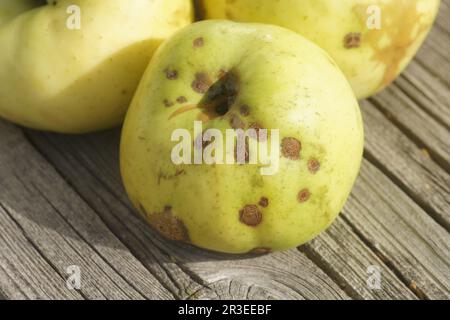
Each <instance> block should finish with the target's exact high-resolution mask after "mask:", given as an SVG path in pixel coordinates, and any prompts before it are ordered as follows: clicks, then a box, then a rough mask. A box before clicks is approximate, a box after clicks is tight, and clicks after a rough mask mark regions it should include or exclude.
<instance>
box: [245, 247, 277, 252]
mask: <svg viewBox="0 0 450 320" xmlns="http://www.w3.org/2000/svg"><path fill="white" fill-rule="evenodd" d="M271 252H272V249H270V248H265V247H260V248H254V249H252V250H250V252H249V253H250V254H268V253H271Z"/></svg>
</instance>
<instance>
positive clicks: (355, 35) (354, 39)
mask: <svg viewBox="0 0 450 320" xmlns="http://www.w3.org/2000/svg"><path fill="white" fill-rule="evenodd" d="M360 45H361V33H359V32H352V33H349V34H347V35H346V36H345V38H344V47H345V48H347V49H352V48H359V47H360Z"/></svg>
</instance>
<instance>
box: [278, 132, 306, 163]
mask: <svg viewBox="0 0 450 320" xmlns="http://www.w3.org/2000/svg"><path fill="white" fill-rule="evenodd" d="M301 148H302V144H301V143H300V141H298V140H297V139H295V138H292V137H289V138H284V139H283V141H282V142H281V153H282V155H283V157H285V158H288V159H291V160H298V159H300V150H301Z"/></svg>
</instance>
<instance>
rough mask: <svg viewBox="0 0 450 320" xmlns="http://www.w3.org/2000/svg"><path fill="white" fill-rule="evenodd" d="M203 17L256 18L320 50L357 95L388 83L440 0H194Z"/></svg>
mask: <svg viewBox="0 0 450 320" xmlns="http://www.w3.org/2000/svg"><path fill="white" fill-rule="evenodd" d="M197 2H198V6H199V7H200V9H201V11H202V13H203V16H204V18H206V19H231V20H234V21H240V22H261V23H270V24H275V25H279V26H282V27H285V28H288V29H291V30H293V31H296V32H298V33H300V34H301V35H303V36H304V37H306V38H308V39H309V40H311V41H313V42H315V43H316V44H318V45H319V46H321V47H322V48H323V49H325V50H326V51H327V52H328V53H329V54H330V55H331V56H332V57H333V58H334V60H335V61H336V62H337V64H338V65H339V67H340V68H341V69H342V71H343V72H344V74H345V75H346V76H347V78H348V80H349V82H350V84H351V85H352V87H353V90H354V92H355V94H356V96H357V97H358V98H365V97H368V96H371V95H373V94H375V93H377V92H379V91H380V90H382V89H383V88H384V87H386V86H387V85H388V84H390V83H391V82H392V81H393V80H394V79H395V78H396V77H397V76H398V75H399V74H400V73H401V72H402V71H403V69H404V68H405V67H406V65H407V64H408V63H409V62H410V61H411V59H412V58H413V57H414V55H415V54H416V52H417V51H418V49H419V47H420V45H421V44H422V42H423V41H424V39H425V37H426V35H427V33H428V31H429V30H430V28H431V26H432V24H433V21H434V19H435V17H436V14H437V11H438V8H439V3H440V0H340V1H335V0H278V1H274V0H258V1H254V0H234V1H227V0H197Z"/></svg>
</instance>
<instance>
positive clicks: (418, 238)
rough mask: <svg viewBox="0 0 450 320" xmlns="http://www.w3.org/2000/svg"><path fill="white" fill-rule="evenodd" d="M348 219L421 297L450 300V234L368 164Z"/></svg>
mask: <svg viewBox="0 0 450 320" xmlns="http://www.w3.org/2000/svg"><path fill="white" fill-rule="evenodd" d="M343 217H344V218H345V219H346V221H347V222H348V223H349V224H350V226H351V227H352V229H353V230H354V231H356V232H357V233H358V235H359V236H360V238H361V239H363V241H364V242H365V243H366V244H368V245H369V246H370V247H371V248H372V249H373V250H374V251H375V252H376V253H377V254H378V255H379V256H380V257H381V258H382V259H383V261H385V263H387V264H388V265H389V266H390V267H391V268H392V269H393V270H394V271H395V272H396V274H398V275H399V277H401V279H402V281H403V282H404V283H407V284H408V286H410V288H411V289H412V290H413V291H414V292H415V293H416V294H417V295H418V296H419V297H423V298H429V299H448V298H450V235H449V233H448V232H447V231H446V230H445V229H444V228H442V227H441V226H440V225H438V224H437V223H436V222H435V221H434V220H433V219H432V218H431V217H430V216H429V215H428V214H427V213H426V212H424V211H423V210H422V209H421V208H420V207H419V206H418V205H417V204H416V203H415V202H414V201H413V200H412V199H411V198H409V197H408V196H407V195H406V194H405V193H403V192H402V191H401V189H400V188H399V187H397V186H396V185H395V184H394V183H392V181H390V180H389V178H387V177H386V176H385V175H384V174H383V173H382V172H381V171H379V170H378V169H377V168H376V167H374V166H373V165H372V164H370V163H369V162H368V161H367V160H364V163H363V166H362V170H361V173H360V176H359V178H358V181H357V183H356V185H355V188H354V189H353V193H352V196H351V197H350V199H349V201H348V202H347V204H346V206H345V208H344V211H343Z"/></svg>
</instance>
